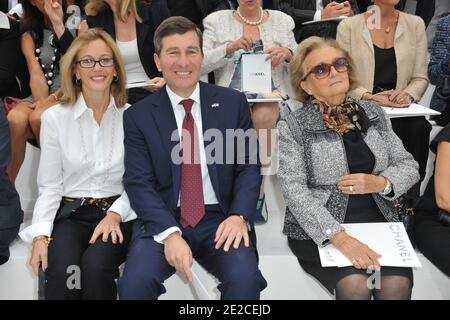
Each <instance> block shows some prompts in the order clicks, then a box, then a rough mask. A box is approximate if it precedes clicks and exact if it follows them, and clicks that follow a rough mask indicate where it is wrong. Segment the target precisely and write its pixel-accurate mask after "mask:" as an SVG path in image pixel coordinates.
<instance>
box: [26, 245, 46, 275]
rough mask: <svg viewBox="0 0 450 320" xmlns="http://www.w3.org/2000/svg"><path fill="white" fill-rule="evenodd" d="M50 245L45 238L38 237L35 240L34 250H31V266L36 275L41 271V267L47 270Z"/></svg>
mask: <svg viewBox="0 0 450 320" xmlns="http://www.w3.org/2000/svg"><path fill="white" fill-rule="evenodd" d="M47 257H48V245H47V244H46V243H45V242H44V240H40V239H37V240H36V241H34V242H33V251H32V252H31V258H30V262H29V264H30V266H31V269H33V272H34V274H35V275H38V273H39V267H42V270H44V271H45V270H47V267H48V258H47Z"/></svg>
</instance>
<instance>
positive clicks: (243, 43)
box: [226, 36, 253, 55]
mask: <svg viewBox="0 0 450 320" xmlns="http://www.w3.org/2000/svg"><path fill="white" fill-rule="evenodd" d="M252 48H253V40H252V39H251V38H250V37H246V36H242V37H240V38H239V39H237V40H234V41H233V42H230V43H229V44H227V48H226V51H227V55H228V54H230V53H233V52H235V51H237V50H240V49H242V50H245V51H250V50H251V49H252Z"/></svg>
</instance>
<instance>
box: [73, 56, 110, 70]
mask: <svg viewBox="0 0 450 320" xmlns="http://www.w3.org/2000/svg"><path fill="white" fill-rule="evenodd" d="M77 63H78V64H80V67H82V68H94V67H95V65H96V64H97V63H98V64H99V65H100V66H102V67H112V66H113V65H114V59H113V58H102V59H100V60H94V59H82V60H78V61H77Z"/></svg>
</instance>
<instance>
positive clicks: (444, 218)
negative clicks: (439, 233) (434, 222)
mask: <svg viewBox="0 0 450 320" xmlns="http://www.w3.org/2000/svg"><path fill="white" fill-rule="evenodd" d="M438 217H439V222H440V223H442V224H443V225H444V226H446V227H450V213H449V212H447V211H445V210H444V209H440V210H439V212H438Z"/></svg>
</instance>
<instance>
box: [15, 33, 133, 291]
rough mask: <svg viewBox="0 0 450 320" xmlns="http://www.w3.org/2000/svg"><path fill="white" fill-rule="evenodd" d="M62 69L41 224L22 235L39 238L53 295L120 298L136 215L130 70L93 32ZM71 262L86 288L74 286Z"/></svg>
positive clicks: (38, 253) (48, 128) (46, 149)
mask: <svg viewBox="0 0 450 320" xmlns="http://www.w3.org/2000/svg"><path fill="white" fill-rule="evenodd" d="M61 74H62V75H63V77H62V84H63V86H62V88H63V90H64V95H63V96H62V98H61V103H60V104H58V105H56V106H54V107H53V108H50V109H48V110H47V111H46V112H45V113H44V114H43V115H42V130H41V138H42V139H41V159H40V162H39V170H38V180H37V183H38V187H39V197H38V199H37V200H36V205H35V207H34V212H33V221H32V224H31V225H30V226H29V227H27V228H26V229H24V230H23V231H21V232H20V236H21V238H22V239H23V240H24V241H25V242H32V243H33V251H32V254H31V259H30V265H31V267H32V269H33V271H34V272H35V273H36V274H37V273H38V270H39V268H42V269H43V270H44V271H45V274H46V282H45V297H46V299H58V300H59V299H116V297H117V289H116V283H115V279H117V278H118V277H119V269H118V268H119V266H120V265H121V264H122V263H123V262H124V261H125V257H126V253H127V247H128V242H129V241H130V237H131V229H132V220H133V219H134V218H135V217H136V214H135V213H134V211H133V210H132V209H131V207H130V204H129V201H128V196H127V194H126V193H125V192H124V188H123V185H122V176H123V173H124V164H123V162H124V146H123V124H122V115H123V112H124V110H125V109H126V108H127V107H128V105H126V91H125V69H124V67H123V62H122V58H121V56H120V52H119V50H118V48H117V46H116V44H115V43H114V40H113V39H112V38H111V37H110V36H109V35H108V34H107V33H106V32H104V31H101V30H99V29H92V30H89V31H87V32H85V33H83V34H82V35H79V36H78V37H77V38H76V39H75V40H74V41H73V42H72V45H71V46H70V47H69V49H68V50H67V52H66V54H65V56H64V58H63V60H62V61H61ZM52 239H53V241H51V240H52ZM71 266H77V267H78V268H79V269H78V272H79V273H78V276H80V277H81V283H80V284H81V288H68V286H67V281H68V277H70V276H71V275H72V274H73V272H74V271H73V270H72V271H71V272H69V271H70V270H71V269H68V268H69V267H71ZM80 272H81V274H80Z"/></svg>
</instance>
